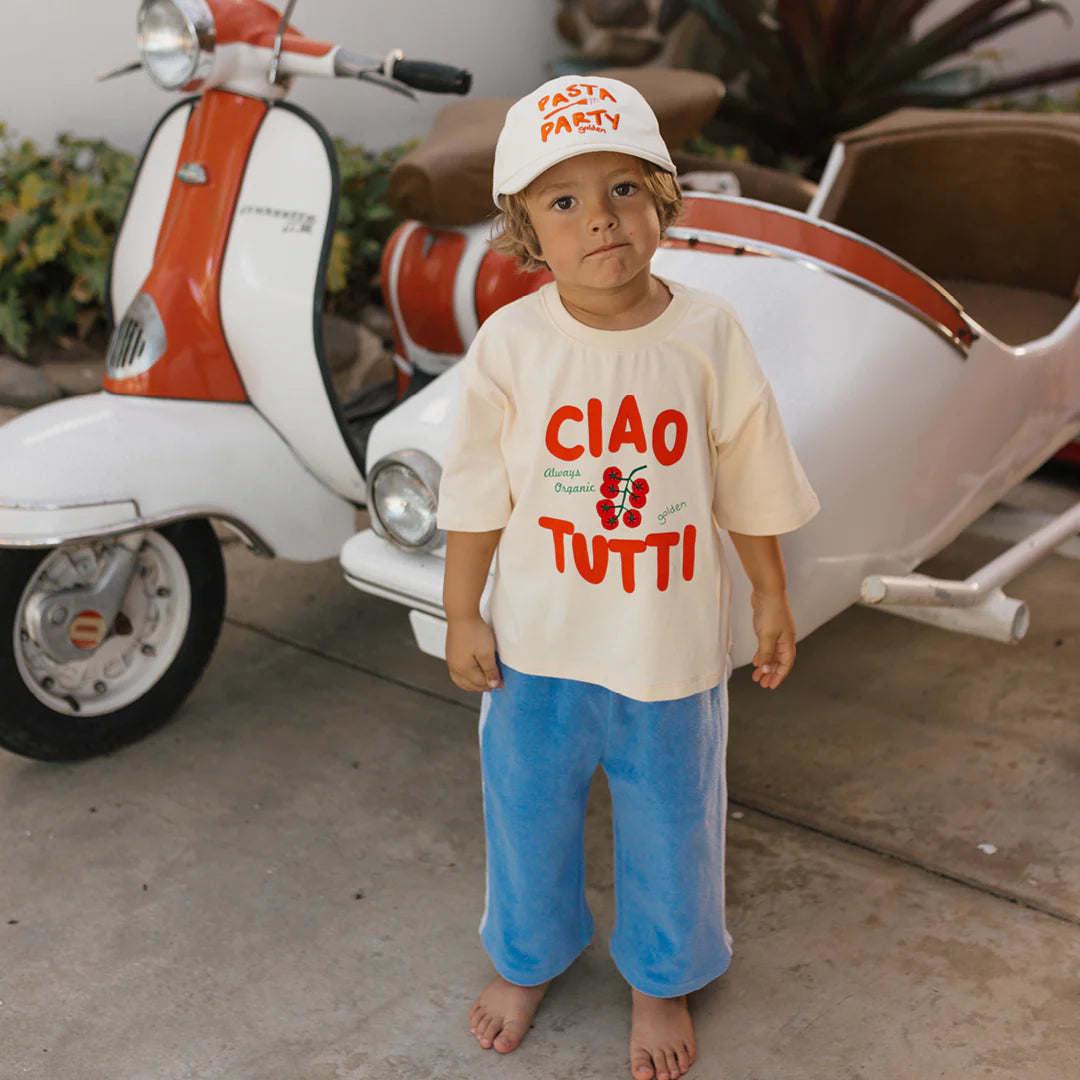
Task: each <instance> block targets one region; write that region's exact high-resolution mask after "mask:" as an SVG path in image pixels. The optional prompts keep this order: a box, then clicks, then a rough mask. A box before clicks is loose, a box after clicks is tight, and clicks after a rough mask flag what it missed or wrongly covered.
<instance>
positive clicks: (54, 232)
mask: <svg viewBox="0 0 1080 1080" xmlns="http://www.w3.org/2000/svg"><path fill="white" fill-rule="evenodd" d="M67 239H68V230H67V229H65V228H64V226H63V225H59V224H52V225H45V226H44V227H43V228H41V229H38V231H37V235H36V236H35V238H34V242H33V246H32V247H31V251H32V252H33V256H34V261H35V263H37V265H39V266H40V265H42V264H43V263H47V262H52V260H53V259H55V258H56V256H57V255H59V254H60V252H61V251H63V250H64V245H65V244H66V243H67Z"/></svg>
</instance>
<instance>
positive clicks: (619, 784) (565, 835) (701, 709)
mask: <svg viewBox="0 0 1080 1080" xmlns="http://www.w3.org/2000/svg"><path fill="white" fill-rule="evenodd" d="M500 667H501V669H502V675H503V681H504V683H505V686H503V687H501V688H500V689H498V690H495V691H493V692H491V693H487V694H485V695H484V699H483V705H482V707H481V711H480V762H481V768H482V772H483V786H484V826H485V831H486V836H487V890H486V893H487V895H486V898H485V904H484V916H483V918H482V919H481V922H480V937H481V940H482V941H483V943H484V947H485V948H486V949H487V951H488V954H489V955H490V956H491V959H492V961H493V962H494V964H495V969H496V970H497V971H498V972H499V974H500V975H502V976H503V978H505V979H507V980H508V981H510V982H512V983H517V984H518V985H520V986H532V985H535V984H537V983H541V982H546V981H547V980H548V979H552V978H554V977H555V976H556V975H558V974H559V973H560V972H562V971H564V970H565V969H566V968H567V967H569V966H570V964H571V963H572V962H573V960H574V959H575V957H577V955H578V954H579V953H580V952H581V951H582V949H584V948H585V946H586V945H587V944H588V943H589V940H590V938H591V937H592V933H593V920H592V915H591V914H590V912H589V908H588V905H587V904H586V902H585V848H584V831H585V804H586V800H587V798H588V793H589V784H590V782H591V780H592V776H593V773H594V772H595V771H596V767H597V765H601V766H603V769H604V772H605V773H606V774H607V778H608V786H609V788H610V790H611V802H612V817H613V820H614V825H615V902H616V921H615V929H614V932H613V933H612V935H611V942H610V947H611V955H612V957H613V959H614V960H615V964H616V966H617V967H618V969H619V971H620V972H621V973H622V975H623V977H624V978H625V979H626V981H627V982H628V983H629V984H630V985H631V986H632V987H634V989H636V990H639V991H641V992H642V993H644V994H649V995H651V996H652V997H676V996H678V995H680V994H686V993H689V992H690V991H692V990H697V989H698V988H700V987H702V986H704V985H705V984H706V983H709V982H711V981H712V980H713V979H715V978H716V977H717V976H718V975H720V974H722V973H723V971H724V970H725V969H726V968H727V966H728V963H729V961H730V959H731V938H730V937H729V936H728V933H727V930H726V928H725V925H724V822H725V812H726V807H727V792H726V788H725V781H724V758H725V750H726V744H727V684H726V683H723V684H721V685H720V686H717V687H715V688H713V689H712V690H706V691H703V692H702V693H700V694H695V695H693V696H691V697H687V698H680V699H677V700H674V701H652V702H643V701H635V700H633V699H631V698H626V697H623V696H621V695H619V694H616V693H614V692H613V691H611V690H607V689H605V688H603V687H601V686H596V685H593V684H591V683H584V682H575V681H572V680H569V679H553V678H545V677H540V676H535V675H524V674H522V673H520V672H517V671H514V670H513V669H512V668H509V667H507V666H506V665H505V664H500Z"/></svg>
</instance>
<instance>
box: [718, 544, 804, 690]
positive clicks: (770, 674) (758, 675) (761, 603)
mask: <svg viewBox="0 0 1080 1080" xmlns="http://www.w3.org/2000/svg"><path fill="white" fill-rule="evenodd" d="M728 536H730V537H731V542H732V544H733V545H734V546H735V551H736V552H737V554H738V556H739V561H740V562H741V563H742V565H743V569H744V570H745V571H746V576H747V577H748V578H749V579H750V584H751V585H752V586H753V592H752V594H751V596H750V602H751V604H752V605H753V608H754V633H755V634H757V639H758V648H757V652H756V653H755V654H754V674H753V680H754V682H756V683H759V684H760V685H761V686H762V688H763V689H768V690H775V689H776V688H777V687H778V686H779V685H780V684H781V683H782V682H783V681H784V679H785V678H787V674H788V672H789V671H790V670H791V666H792V664H794V663H795V618H794V616H793V615H792V614H791V604H790V603H789V602H788V595H787V574H786V572H785V571H784V557H783V555H781V554H780V541H779V540H778V539H777V538H776V537H775V536H748V535H747V534H745V533H736V532H730V531H729V532H728Z"/></svg>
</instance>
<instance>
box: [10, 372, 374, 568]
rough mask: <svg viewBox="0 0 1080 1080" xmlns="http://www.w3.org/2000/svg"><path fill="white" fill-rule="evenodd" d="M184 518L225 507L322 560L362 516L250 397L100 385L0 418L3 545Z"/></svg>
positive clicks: (237, 519)
mask: <svg viewBox="0 0 1080 1080" xmlns="http://www.w3.org/2000/svg"><path fill="white" fill-rule="evenodd" d="M184 517H218V518H222V519H224V520H227V521H230V522H233V523H235V524H236V525H237V526H239V527H240V528H241V529H242V530H243V531H245V532H247V533H248V534H249V535H251V536H253V537H255V538H257V539H258V540H259V541H260V542H261V543H262V545H263V546H265V547H266V548H267V549H268V550H269V551H271V552H272V553H273V554H275V555H280V556H281V557H283V558H287V559H294V560H297V561H300V562H314V561H316V560H319V559H327V558H330V557H332V556H335V555H337V554H338V552H339V551H340V549H341V545H342V544H343V543H344V542H345V540H346V539H347V538H348V537H349V536H350V535H352V533H353V532H354V530H355V517H356V515H355V509H354V507H353V506H352V505H351V504H350V503H348V502H347V501H345V500H344V499H342V498H339V497H338V496H337V495H335V494H334V493H333V492H331V491H330V490H329V488H327V487H326V486H324V485H323V484H321V483H320V482H319V481H318V480H317V479H316V478H315V477H314V476H312V474H311V473H310V472H309V471H308V470H307V469H305V468H304V467H303V465H301V464H300V462H299V461H297V459H296V456H295V455H294V454H293V452H292V451H291V450H290V448H289V447H288V445H286V443H285V442H284V441H283V440H282V438H281V436H280V435H278V433H277V432H276V431H274V429H273V428H272V427H271V426H270V424H268V423H267V422H266V420H265V419H264V418H263V417H262V416H261V415H260V414H259V413H258V412H257V411H256V410H255V409H254V408H252V407H251V406H250V405H247V404H230V403H224V402H193V401H174V400H169V399H163V398H143V397H128V396H124V395H117V394H109V393H100V394H92V395H87V396H85V397H75V398H68V399H65V400H62V401H57V402H54V403H53V404H51V405H45V406H43V407H42V408H40V409H34V410H33V411H31V412H28V413H25V414H24V415H22V416H20V417H16V418H15V419H14V420H11V421H9V422H8V423H7V424H5V425H4V426H3V427H0V547H34V546H45V545H50V544H53V543H56V542H58V541H61V540H67V539H75V538H78V537H85V536H95V535H102V534H104V533H117V532H123V531H128V530H130V529H137V528H141V527H144V526H146V525H151V524H154V523H160V522H165V521H175V520H177V519H179V518H184Z"/></svg>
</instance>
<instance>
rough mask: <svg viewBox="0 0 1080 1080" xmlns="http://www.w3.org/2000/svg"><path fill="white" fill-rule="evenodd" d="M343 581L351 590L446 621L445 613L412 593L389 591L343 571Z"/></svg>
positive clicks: (382, 586)
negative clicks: (351, 587)
mask: <svg viewBox="0 0 1080 1080" xmlns="http://www.w3.org/2000/svg"><path fill="white" fill-rule="evenodd" d="M345 580H346V581H347V582H348V583H349V584H350V585H352V586H353V588H356V589H359V590H360V591H361V592H365V593H370V594H371V595H372V596H380V597H382V599H384V600H392V601H394V603H396V604H401V605H403V606H404V607H407V608H411V609H412V610H413V611H422V612H423V613H424V614H425V615H432V616H434V617H435V618H436V619H443V620H444V621H445V619H446V612H445V611H444V610H443V609H442V607H440V606H439V605H437V604H429V603H427V602H426V601H424V600H419V599H417V598H416V597H415V596H413V595H412V593H405V592H400V591H399V590H397V589H391V588H389V587H387V586H386V585H376V584H375V583H374V582H371V581H368V580H366V579H365V578H359V577H354V576H353V575H352V574H350V573H348V571H345Z"/></svg>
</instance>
